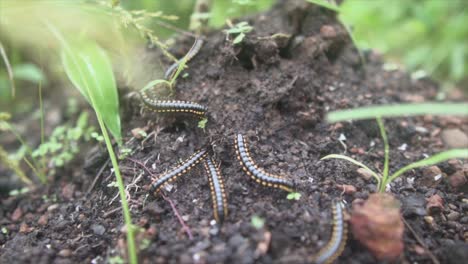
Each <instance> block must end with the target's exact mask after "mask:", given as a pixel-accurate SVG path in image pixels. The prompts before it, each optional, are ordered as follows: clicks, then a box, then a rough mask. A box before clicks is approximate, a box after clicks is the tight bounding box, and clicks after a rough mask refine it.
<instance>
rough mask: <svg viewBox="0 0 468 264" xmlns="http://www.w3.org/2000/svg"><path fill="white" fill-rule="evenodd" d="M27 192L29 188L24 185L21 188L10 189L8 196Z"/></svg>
mask: <svg viewBox="0 0 468 264" xmlns="http://www.w3.org/2000/svg"><path fill="white" fill-rule="evenodd" d="M27 192H29V188H28V187H24V188H21V189H14V190H11V191H10V192H9V193H8V195H9V196H18V195H21V194H25V193H27Z"/></svg>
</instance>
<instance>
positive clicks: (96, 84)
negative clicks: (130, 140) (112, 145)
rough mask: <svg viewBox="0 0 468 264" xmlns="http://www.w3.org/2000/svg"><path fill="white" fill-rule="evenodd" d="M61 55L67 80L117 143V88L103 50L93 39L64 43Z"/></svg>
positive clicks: (119, 135) (118, 126)
mask: <svg viewBox="0 0 468 264" xmlns="http://www.w3.org/2000/svg"><path fill="white" fill-rule="evenodd" d="M61 58H62V64H63V66H64V67H65V72H66V73H67V76H68V78H69V79H70V81H71V82H72V83H73V85H74V86H75V87H76V88H77V89H78V90H79V91H80V92H81V94H82V95H83V96H84V97H85V98H86V100H87V101H88V102H89V103H90V104H91V106H92V107H93V108H94V110H95V111H96V112H97V114H99V115H101V116H102V119H103V121H104V123H105V125H106V127H107V128H108V129H109V131H110V132H111V133H112V135H113V136H114V138H115V139H116V140H117V141H118V142H119V143H120V142H121V138H122V136H121V130H120V116H119V99H118V93H117V87H116V83H115V78H114V73H113V72H112V65H111V62H110V59H109V57H108V56H107V54H106V52H105V51H104V49H102V48H101V47H100V46H98V45H97V44H96V43H94V42H83V41H80V42H74V43H71V42H66V46H64V47H63V49H62V52H61Z"/></svg>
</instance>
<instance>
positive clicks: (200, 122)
mask: <svg viewBox="0 0 468 264" xmlns="http://www.w3.org/2000/svg"><path fill="white" fill-rule="evenodd" d="M207 122H208V118H206V117H205V118H203V119H202V120H200V121H198V127H199V128H201V129H205V127H206V123H207Z"/></svg>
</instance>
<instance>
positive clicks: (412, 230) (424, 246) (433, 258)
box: [402, 218, 440, 264]
mask: <svg viewBox="0 0 468 264" xmlns="http://www.w3.org/2000/svg"><path fill="white" fill-rule="evenodd" d="M402 219H403V223H405V226H406V227H407V228H408V230H409V231H411V234H413V237H414V238H415V239H416V241H418V243H419V244H420V245H421V246H422V247H423V248H424V250H425V251H426V252H427V254H428V255H429V257H430V258H431V260H432V263H434V264H440V262H439V260H437V258H436V256H434V254H433V253H432V252H431V251H430V250H429V248H428V247H427V246H426V244H425V243H424V241H423V240H422V239H421V237H419V236H418V234H417V233H416V231H415V230H414V229H413V228H412V227H411V225H410V224H409V223H408V222H406V220H405V219H404V218H402Z"/></svg>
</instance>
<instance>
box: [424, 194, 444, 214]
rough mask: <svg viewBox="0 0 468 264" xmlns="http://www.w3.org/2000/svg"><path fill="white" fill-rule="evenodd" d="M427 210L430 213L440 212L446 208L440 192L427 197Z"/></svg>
mask: <svg viewBox="0 0 468 264" xmlns="http://www.w3.org/2000/svg"><path fill="white" fill-rule="evenodd" d="M426 201H427V205H426V211H427V213H428V214H429V215H434V214H439V213H440V212H442V210H443V209H444V200H443V199H442V197H440V196H439V195H438V194H435V195H432V196H431V197H429V198H427V199H426Z"/></svg>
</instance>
